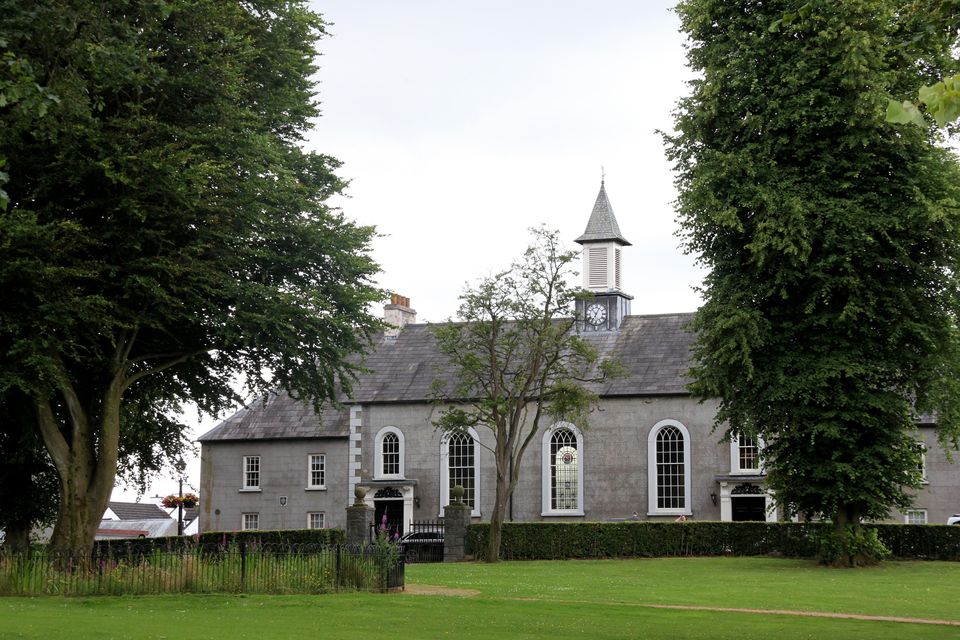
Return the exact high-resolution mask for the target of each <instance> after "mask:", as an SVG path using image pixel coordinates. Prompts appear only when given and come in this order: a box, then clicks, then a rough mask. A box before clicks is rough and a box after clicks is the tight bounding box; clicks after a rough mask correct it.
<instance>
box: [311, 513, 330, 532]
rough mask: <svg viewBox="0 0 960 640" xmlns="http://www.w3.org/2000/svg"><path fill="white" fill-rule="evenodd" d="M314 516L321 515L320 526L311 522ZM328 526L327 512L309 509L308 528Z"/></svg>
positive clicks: (324, 527)
mask: <svg viewBox="0 0 960 640" xmlns="http://www.w3.org/2000/svg"><path fill="white" fill-rule="evenodd" d="M313 516H320V526H319V527H314V526H313V525H312V523H311V520H312V519H313ZM326 528H327V514H326V513H325V512H323V511H308V512H307V529H326Z"/></svg>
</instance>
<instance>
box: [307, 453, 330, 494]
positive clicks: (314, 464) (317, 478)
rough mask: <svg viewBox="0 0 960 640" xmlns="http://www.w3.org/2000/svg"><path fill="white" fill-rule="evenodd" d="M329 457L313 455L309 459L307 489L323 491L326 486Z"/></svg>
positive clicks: (319, 454)
mask: <svg viewBox="0 0 960 640" xmlns="http://www.w3.org/2000/svg"><path fill="white" fill-rule="evenodd" d="M326 473H327V457H326V456H325V455H324V454H322V453H311V454H310V456H309V457H308V458H307V488H308V489H323V488H324V487H325V486H326Z"/></svg>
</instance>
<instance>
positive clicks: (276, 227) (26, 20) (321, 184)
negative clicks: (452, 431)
mask: <svg viewBox="0 0 960 640" xmlns="http://www.w3.org/2000/svg"><path fill="white" fill-rule="evenodd" d="M0 16H2V18H0V40H2V41H4V42H5V43H6V45H7V47H8V48H9V51H10V52H11V53H12V55H14V56H15V57H16V59H17V60H19V61H23V63H24V64H28V65H29V68H30V71H31V74H32V77H33V78H34V80H35V82H36V84H37V85H38V86H41V87H44V91H45V92H49V94H50V95H54V96H56V97H57V100H56V101H55V102H53V101H50V102H49V103H46V114H45V115H44V117H43V118H37V117H35V114H34V113H32V112H30V111H29V110H25V109H18V108H9V107H8V108H3V107H0V157H6V158H7V159H8V160H9V164H8V169H7V170H8V174H9V181H8V183H7V184H6V191H7V194H8V197H9V204H8V207H7V208H6V210H5V211H3V212H2V214H0V298H2V300H3V304H2V305H0V347H2V349H3V353H4V358H3V364H2V366H0V392H2V391H3V390H5V389H12V388H15V389H18V390H21V391H23V392H24V393H26V394H28V396H29V397H30V398H31V400H32V403H33V405H34V412H35V416H36V421H37V424H38V426H39V428H40V432H41V434H42V436H43V440H44V443H45V445H46V447H47V449H48V451H49V453H50V455H51V458H52V460H53V463H54V465H55V466H56V469H57V472H58V475H59V480H60V485H61V500H60V512H59V517H58V523H57V528H56V530H55V534H54V543H55V545H58V546H61V547H64V548H69V549H71V550H82V549H83V548H85V547H88V546H89V544H90V543H91V542H92V537H93V531H94V530H95V526H96V522H98V521H99V518H100V515H101V514H102V511H103V508H104V505H105V503H106V500H107V499H108V497H109V493H110V489H111V488H112V486H113V481H114V477H115V474H116V471H117V464H118V461H119V459H120V458H119V456H120V454H121V450H120V449H121V442H124V441H125V439H124V438H122V437H121V433H120V431H121V425H125V427H126V429H127V430H128V433H129V432H130V430H134V429H137V428H140V430H141V432H140V436H138V438H143V439H145V440H146V443H147V444H148V447H147V448H146V449H142V451H144V452H146V451H147V450H148V449H149V447H157V446H160V447H161V449H162V447H163V443H164V440H163V437H161V435H160V434H161V433H166V434H168V435H169V433H170V429H168V428H166V427H171V426H172V425H174V423H172V422H171V421H170V420H169V419H168V418H167V417H166V416H169V415H170V411H171V410H173V409H176V408H177V407H178V406H179V405H180V404H181V403H183V402H185V401H192V402H195V403H197V405H198V406H199V407H200V408H201V410H204V411H208V412H217V411H219V410H221V409H223V408H225V407H226V406H227V405H228V404H229V403H232V402H235V401H237V400H238V394H237V392H236V391H235V390H234V389H233V384H234V381H235V380H238V379H239V380H242V381H243V382H244V384H245V385H246V388H247V390H248V391H249V392H256V393H261V392H263V391H265V390H266V389H267V388H268V387H270V388H279V389H283V390H286V391H288V392H290V393H292V394H293V395H294V396H297V397H301V398H303V399H304V400H305V401H309V402H313V403H314V405H315V406H319V404H320V403H322V402H323V401H325V400H327V399H330V398H333V397H334V395H335V394H336V393H337V391H338V389H339V388H340V387H344V388H346V389H349V386H350V381H351V378H352V375H353V373H354V371H355V366H356V365H354V364H351V362H350V361H348V360H347V359H346V358H347V356H348V355H349V354H351V353H355V352H358V351H362V350H364V349H365V348H366V345H367V341H368V337H369V335H370V334H371V333H372V332H373V331H375V330H377V329H378V328H379V321H378V320H376V319H374V318H373V317H371V316H370V315H369V314H368V313H367V305H368V304H369V303H370V302H371V301H374V300H377V299H379V298H380V297H381V293H380V291H379V290H377V289H376V288H375V287H374V286H373V285H372V281H371V278H372V277H373V275H374V274H375V273H376V271H377V266H376V264H375V263H374V262H373V260H372V259H371V257H370V255H369V250H370V245H369V243H370V240H371V238H372V237H373V234H374V231H373V230H372V229H371V228H369V227H361V226H357V225H355V224H354V223H352V222H351V221H349V220H348V219H347V218H345V217H344V215H343V214H342V213H341V212H339V211H337V210H334V209H331V208H330V207H329V206H328V205H327V204H326V201H327V199H328V198H329V197H330V196H331V195H333V194H336V193H338V192H340V191H341V190H342V189H343V187H344V183H343V181H342V180H340V179H339V178H338V177H337V176H336V175H335V173H334V171H335V170H336V169H337V167H338V166H339V163H338V162H337V161H336V160H335V159H334V158H331V157H329V156H325V155H322V154H317V153H310V152H306V151H304V150H303V149H302V148H301V146H300V145H301V143H302V141H303V136H304V134H305V133H306V131H308V129H309V128H310V126H311V125H310V123H311V119H312V118H315V117H317V115H318V107H317V102H316V100H315V97H314V80H313V79H312V76H313V74H314V72H315V71H316V65H315V58H316V56H317V55H318V54H317V52H316V49H315V47H316V44H317V41H318V40H319V39H320V38H321V37H322V36H323V35H324V33H325V31H324V27H325V25H324V23H323V21H322V20H321V18H320V16H319V15H317V14H315V13H312V12H311V11H310V10H309V9H307V8H306V6H305V4H304V3H303V2H299V1H286V0H252V1H248V2H242V3H241V2H232V1H231V2H223V1H221V0H199V1H197V0H190V1H187V0H173V1H161V0H157V1H155V2H133V1H129V2H112V3H102V2H96V1H94V0H71V1H70V2H62V1H59V0H38V2H33V3H23V2H18V1H17V0H0ZM128 401H129V402H128ZM131 410H133V411H136V412H137V415H139V416H148V418H146V419H143V420H132V421H131V420H124V419H123V416H124V413H125V412H127V411H131ZM138 425H139V427H138ZM157 428H159V432H160V433H158V431H157ZM135 440H136V439H135ZM167 442H169V439H168V440H167ZM154 450H155V449H154Z"/></svg>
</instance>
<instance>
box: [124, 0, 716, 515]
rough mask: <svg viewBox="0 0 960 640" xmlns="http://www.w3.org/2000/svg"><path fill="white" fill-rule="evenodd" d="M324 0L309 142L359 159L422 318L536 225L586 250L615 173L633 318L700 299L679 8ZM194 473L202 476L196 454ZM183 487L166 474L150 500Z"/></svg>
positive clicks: (396, 276) (386, 239)
mask: <svg viewBox="0 0 960 640" xmlns="http://www.w3.org/2000/svg"><path fill="white" fill-rule="evenodd" d="M312 4H313V7H314V8H315V9H316V10H318V11H320V12H321V13H322V14H323V15H324V18H325V19H326V20H327V21H328V22H330V23H332V24H331V25H330V27H329V31H330V36H329V37H327V38H325V39H324V40H323V41H321V43H320V50H321V52H322V54H323V57H322V58H320V65H321V68H320V71H319V74H318V79H319V81H320V84H319V86H318V89H319V99H320V101H321V103H322V105H321V108H322V111H323V116H322V117H321V118H320V119H319V121H318V122H317V125H316V128H315V129H314V131H313V132H312V133H311V135H310V136H309V140H308V143H307V146H308V148H310V149H313V150H316V151H319V152H322V153H326V154H330V155H333V156H335V157H337V158H339V159H340V160H341V161H342V162H343V163H344V165H343V167H342V169H341V172H340V173H341V175H342V176H344V177H346V178H348V179H349V180H350V181H351V182H350V187H349V189H348V190H347V197H345V198H337V199H336V200H335V202H334V204H336V205H337V206H339V207H341V208H342V209H343V211H344V212H345V214H346V215H347V216H348V217H350V218H352V219H354V220H356V221H357V222H359V223H361V224H367V225H375V226H376V227H377V229H378V230H379V232H380V233H381V234H382V237H380V238H379V239H378V240H377V241H376V243H375V245H374V257H375V259H376V260H377V262H378V263H379V264H380V265H381V267H382V269H383V273H382V274H381V277H380V284H381V286H383V287H385V288H388V289H390V290H391V291H395V292H398V293H400V294H402V295H404V296H407V297H409V298H410V299H411V306H413V307H414V308H415V309H416V310H417V313H418V321H430V322H439V321H443V320H445V319H447V318H449V317H453V316H455V314H456V310H457V305H458V300H457V298H458V295H459V294H460V293H461V291H462V290H463V288H464V285H465V283H467V282H475V281H476V280H477V279H478V278H480V277H482V276H485V275H489V274H491V273H493V272H495V271H497V270H499V269H500V268H503V267H506V266H507V265H508V264H509V263H510V261H511V260H512V259H513V258H515V257H517V256H519V255H520V254H521V253H522V251H523V249H524V248H525V247H526V246H527V244H528V243H529V237H530V236H529V234H528V231H527V230H528V229H529V228H530V227H534V226H538V225H540V224H541V223H546V224H547V225H548V226H550V227H552V228H555V229H557V230H559V231H560V233H561V235H562V237H564V238H566V239H567V240H569V241H570V245H571V247H574V248H575V247H577V245H575V244H573V242H572V241H573V239H574V238H576V237H577V236H579V235H580V234H581V233H582V232H583V230H584V227H585V226H586V224H587V219H588V218H589V215H590V211H591V208H592V206H593V202H594V200H595V198H596V195H597V191H598V189H599V187H600V176H601V167H603V168H604V170H605V172H606V187H607V194H608V195H609V198H610V202H611V204H612V206H613V210H614V212H615V214H616V217H617V221H618V222H619V224H620V230H621V231H622V233H623V235H624V236H625V237H626V238H627V239H628V240H629V241H630V242H631V243H632V244H633V246H632V247H628V248H626V249H625V251H624V254H623V260H624V265H623V266H624V271H623V286H624V290H625V292H626V293H629V294H631V295H633V296H634V300H633V313H635V314H646V313H670V312H678V311H693V310H694V309H696V307H697V305H698V304H699V296H698V295H697V294H696V292H695V291H694V290H693V287H694V286H696V285H698V284H699V282H700V279H701V277H702V271H701V270H700V269H698V268H697V267H696V266H695V265H694V260H693V258H692V257H691V256H686V255H684V254H683V252H682V251H681V250H680V249H679V248H678V245H679V239H678V238H677V237H676V235H675V232H676V228H677V227H676V223H675V213H674V210H673V207H672V204H671V203H672V201H673V200H674V198H675V195H676V194H675V190H674V187H673V176H672V173H671V168H670V165H669V163H668V162H667V160H666V158H665V156H664V152H663V143H662V140H661V138H660V135H659V134H658V133H657V130H658V129H660V130H669V129H671V126H672V118H671V112H672V111H673V109H674V108H675V106H676V102H677V99H678V98H679V97H680V96H681V95H683V94H684V93H685V92H686V87H685V84H684V83H685V80H686V79H688V78H689V77H690V73H689V72H688V71H687V69H686V68H685V65H684V49H683V37H682V36H681V35H680V34H679V33H678V20H677V17H676V15H674V14H673V13H672V12H671V10H670V7H671V6H672V5H673V2H672V1H671V2H662V1H659V0H640V1H638V0H590V1H589V2H587V1H580V0H577V1H574V0H552V1H547V0H510V1H505V0H503V1H501V0H486V1H485V2H482V3H477V2H466V1H457V0H443V1H440V0H437V1H433V2H426V1H423V2H418V1H416V0H410V1H408V2H397V1H396V0H316V1H314V2H312ZM380 311H381V310H380V309H377V313H380ZM216 422H217V420H205V421H204V422H203V423H202V424H201V425H200V426H199V427H198V428H197V434H199V433H203V432H204V431H206V430H207V429H209V428H211V427H212V426H213V425H215V424H216ZM187 473H188V481H189V482H190V484H192V485H193V486H199V480H200V478H199V464H198V462H197V461H193V462H192V463H191V464H190V465H189V467H188V470H187ZM175 490H176V484H175V483H174V482H173V481H171V480H165V481H158V482H155V483H154V484H153V486H151V488H150V491H148V493H147V495H148V496H150V495H153V494H154V493H159V494H165V493H170V492H173V491H175ZM114 495H115V498H117V499H132V497H133V495H134V494H133V493H132V492H129V491H122V492H115V494H114Z"/></svg>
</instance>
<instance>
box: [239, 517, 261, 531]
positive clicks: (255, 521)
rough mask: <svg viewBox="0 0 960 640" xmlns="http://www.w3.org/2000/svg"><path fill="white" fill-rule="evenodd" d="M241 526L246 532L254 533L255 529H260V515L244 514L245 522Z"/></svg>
mask: <svg viewBox="0 0 960 640" xmlns="http://www.w3.org/2000/svg"><path fill="white" fill-rule="evenodd" d="M241 526H242V529H243V530H244V531H253V530H254V529H259V528H260V514H259V513H245V514H243V521H242V522H241Z"/></svg>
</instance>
